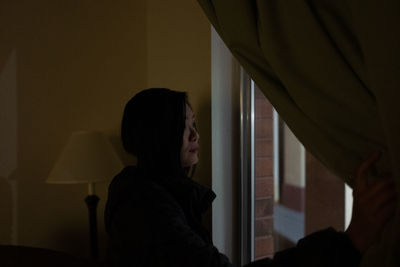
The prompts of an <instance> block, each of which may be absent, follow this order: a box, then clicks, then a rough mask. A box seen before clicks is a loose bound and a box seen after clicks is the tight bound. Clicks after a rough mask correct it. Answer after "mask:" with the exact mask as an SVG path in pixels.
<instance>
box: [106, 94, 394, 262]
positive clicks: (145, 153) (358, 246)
mask: <svg viewBox="0 0 400 267" xmlns="http://www.w3.org/2000/svg"><path fill="white" fill-rule="evenodd" d="M121 138H122V142H123V146H124V148H125V150H126V151H127V152H128V153H131V154H133V155H135V156H136V158H137V164H136V166H128V167H126V168H124V169H123V170H122V171H121V173H119V174H118V175H117V176H116V177H115V178H114V179H113V181H112V182H111V184H110V187H109V194H108V200H107V204H106V210H105V224H106V231H107V233H108V235H109V253H108V256H107V264H108V265H109V266H138V267H141V266H153V267H158V266H176V267H180V266H190V267H196V266H198V267H200V266H202V267H206V266H207V267H208V266H232V264H231V263H230V262H229V259H228V258H227V257H226V256H225V255H223V254H222V253H220V252H219V251H218V249H217V248H216V247H215V246H214V245H213V243H212V239H211V235H210V234H209V232H208V231H207V230H206V228H205V227H204V226H203V224H202V214H203V213H204V212H205V211H206V210H207V209H208V208H210V206H211V203H212V201H213V200H214V198H215V197H216V196H215V194H214V193H213V192H212V191H211V190H210V189H208V188H206V187H204V186H202V185H200V184H198V183H196V182H195V181H193V180H192V179H191V177H190V176H191V173H192V171H191V170H192V169H193V167H194V166H195V165H196V164H197V162H198V160H199V157H198V153H199V134H198V132H197V128H196V124H195V116H194V113H193V110H192V108H191V106H190V104H189V102H188V98H187V95H186V93H184V92H177V91H172V90H169V89H165V88H151V89H147V90H144V91H141V92H140V93H138V94H136V95H135V96H134V97H133V98H132V99H131V100H130V101H129V102H128V103H127V104H126V106H125V110H124V115H123V119H122V125H121ZM378 157H379V156H378V155H376V154H375V155H373V156H371V157H369V158H368V159H367V160H366V161H365V162H363V164H362V165H361V166H360V168H359V169H358V171H357V173H356V185H357V184H358V187H357V188H355V201H354V203H355V204H354V207H353V219H352V222H351V224H350V227H349V229H348V230H347V231H346V232H345V233H343V232H337V231H335V230H333V229H332V228H329V229H326V230H323V231H320V232H317V233H314V234H312V235H310V236H307V237H305V238H303V239H302V240H301V241H300V242H299V243H298V244H297V246H296V247H294V248H292V249H288V250H285V251H282V252H279V253H277V254H276V255H275V257H274V259H263V260H260V261H257V262H254V263H251V264H250V266H349V267H350V266H358V264H359V262H360V258H361V254H362V253H363V252H364V251H365V250H366V249H367V248H368V247H369V246H370V245H371V244H372V243H373V242H375V241H376V238H377V236H379V234H380V233H381V232H382V229H383V226H384V224H385V223H386V222H387V221H388V220H389V219H390V218H391V217H392V216H393V213H394V209H395V206H394V205H393V203H395V196H396V193H395V191H394V189H393V188H394V187H393V186H392V187H390V185H392V184H390V182H388V180H386V181H385V182H382V183H380V184H378V185H373V186H367V185H365V184H364V182H365V176H366V173H365V172H366V171H367V170H368V168H369V167H370V166H371V165H372V164H374V162H375V161H376V160H377V158H378ZM361 189H362V190H361ZM366 196H368V198H367V197H366ZM382 196H383V197H382ZM377 198H379V202H377ZM359 199H363V200H364V201H363V202H362V203H360V201H358V200H359ZM371 203H379V205H378V204H376V205H373V207H374V210H371V208H370V207H371V205H370V204H371ZM378 210H383V211H385V213H380V214H379V216H377V217H376V218H374V219H375V220H374V221H373V222H372V221H371V222H369V221H368V219H369V218H370V217H371V216H372V215H371V214H376V212H377V211H378ZM214 216H218V214H214ZM366 232H367V233H368V234H365V233H366Z"/></svg>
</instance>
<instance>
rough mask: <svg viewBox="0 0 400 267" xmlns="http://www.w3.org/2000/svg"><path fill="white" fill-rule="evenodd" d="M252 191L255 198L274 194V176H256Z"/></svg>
mask: <svg viewBox="0 0 400 267" xmlns="http://www.w3.org/2000/svg"><path fill="white" fill-rule="evenodd" d="M254 191H255V195H256V199H257V198H266V197H272V196H273V195H274V178H273V177H272V176H269V177H265V178H264V177H263V178H256V179H255V182H254Z"/></svg>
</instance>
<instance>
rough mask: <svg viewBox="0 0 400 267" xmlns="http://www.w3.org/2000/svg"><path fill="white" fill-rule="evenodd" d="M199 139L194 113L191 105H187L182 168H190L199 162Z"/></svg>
mask: <svg viewBox="0 0 400 267" xmlns="http://www.w3.org/2000/svg"><path fill="white" fill-rule="evenodd" d="M199 137H200V136H199V133H198V132H197V129H196V123H195V119H194V113H193V111H192V109H191V108H190V107H189V105H188V104H186V122H185V130H184V132H183V142H182V148H181V164H182V167H190V166H192V165H194V164H196V163H197V162H198V161H199V155H198V154H199Z"/></svg>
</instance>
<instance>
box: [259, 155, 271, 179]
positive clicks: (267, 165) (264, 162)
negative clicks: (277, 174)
mask: <svg viewBox="0 0 400 267" xmlns="http://www.w3.org/2000/svg"><path fill="white" fill-rule="evenodd" d="M254 169H255V170H254V173H255V177H256V178H261V177H267V176H272V173H273V160H272V158H261V157H258V158H256V159H255V164H254Z"/></svg>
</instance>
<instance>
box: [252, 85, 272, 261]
mask: <svg viewBox="0 0 400 267" xmlns="http://www.w3.org/2000/svg"><path fill="white" fill-rule="evenodd" d="M254 108H255V129H254V130H255V143H254V149H255V155H254V159H255V164H254V165H255V166H254V167H255V170H254V171H255V183H254V186H255V188H254V192H255V200H254V203H255V207H254V216H255V218H254V235H255V237H254V240H255V241H254V257H255V259H256V260H257V259H261V258H265V257H272V256H273V254H274V240H273V236H272V234H273V217H272V216H273V203H274V198H273V194H274V184H273V183H274V179H273V140H272V138H273V128H272V126H273V121H272V120H273V119H272V105H271V104H270V103H269V101H268V100H267V99H266V97H265V96H264V95H263V94H262V93H261V91H260V90H259V89H258V88H257V87H256V88H255V106H254Z"/></svg>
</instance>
